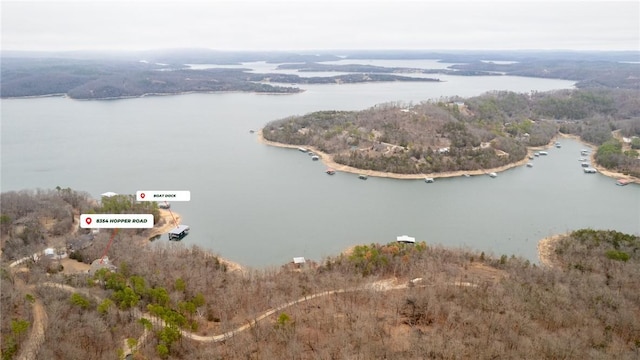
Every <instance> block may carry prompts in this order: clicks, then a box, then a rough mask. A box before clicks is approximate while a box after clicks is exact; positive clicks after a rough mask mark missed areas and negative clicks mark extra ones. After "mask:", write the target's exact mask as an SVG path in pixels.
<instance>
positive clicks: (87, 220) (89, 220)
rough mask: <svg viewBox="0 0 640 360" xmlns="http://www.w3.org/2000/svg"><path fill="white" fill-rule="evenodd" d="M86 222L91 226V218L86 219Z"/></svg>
mask: <svg viewBox="0 0 640 360" xmlns="http://www.w3.org/2000/svg"><path fill="white" fill-rule="evenodd" d="M84 221H85V222H86V223H87V225H91V218H90V217H88V218H86V219H84Z"/></svg>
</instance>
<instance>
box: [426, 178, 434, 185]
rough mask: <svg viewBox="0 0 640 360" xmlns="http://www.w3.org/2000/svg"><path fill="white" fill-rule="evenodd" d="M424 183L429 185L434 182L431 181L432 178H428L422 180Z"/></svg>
mask: <svg viewBox="0 0 640 360" xmlns="http://www.w3.org/2000/svg"><path fill="white" fill-rule="evenodd" d="M424 182H426V183H428V184H429V183H432V182H434V180H433V178H430V177H428V178H424Z"/></svg>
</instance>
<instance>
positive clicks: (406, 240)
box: [396, 235, 416, 244]
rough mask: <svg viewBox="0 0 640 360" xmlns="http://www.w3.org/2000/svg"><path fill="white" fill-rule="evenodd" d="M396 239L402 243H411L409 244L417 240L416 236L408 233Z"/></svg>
mask: <svg viewBox="0 0 640 360" xmlns="http://www.w3.org/2000/svg"><path fill="white" fill-rule="evenodd" d="M396 240H397V241H398V242H401V243H409V244H413V243H415V242H416V238H414V237H411V236H408V235H400V236H398V237H397V238H396Z"/></svg>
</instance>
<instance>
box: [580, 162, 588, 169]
mask: <svg viewBox="0 0 640 360" xmlns="http://www.w3.org/2000/svg"><path fill="white" fill-rule="evenodd" d="M580 166H582V167H583V168H588V167H589V163H588V162H586V161H583V162H582V164H580Z"/></svg>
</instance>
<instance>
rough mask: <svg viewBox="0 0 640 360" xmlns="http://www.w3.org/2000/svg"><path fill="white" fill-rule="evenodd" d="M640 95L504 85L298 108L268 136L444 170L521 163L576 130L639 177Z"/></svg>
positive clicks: (384, 165)
mask: <svg viewBox="0 0 640 360" xmlns="http://www.w3.org/2000/svg"><path fill="white" fill-rule="evenodd" d="M637 95H638V92H637V91H636V90H625V89H576V90H561V91H552V92H533V93H526V94H518V93H513V92H506V91H496V92H490V93H486V94H483V95H480V96H476V97H472V98H466V99H463V98H459V97H452V98H441V99H437V100H428V101H423V102H421V103H420V104H416V105H414V104H402V103H387V104H380V105H376V106H374V107H372V108H370V109H366V110H362V111H319V112H314V113H310V114H306V115H303V116H292V117H287V118H285V119H281V120H276V121H273V122H270V123H269V124H267V125H266V126H265V127H264V128H263V129H262V136H263V137H264V139H266V140H268V141H272V142H275V143H281V144H288V145H296V146H301V147H310V148H313V149H316V150H317V151H319V152H321V153H324V154H328V156H330V157H331V159H332V161H333V162H335V163H338V164H342V165H346V166H349V167H352V168H355V169H361V170H372V171H377V172H383V173H391V174H415V175H418V176H420V175H428V176H434V177H437V176H438V175H439V174H443V173H449V172H460V171H463V172H464V171H478V170H480V171H493V170H491V169H494V168H499V167H503V166H506V165H509V164H514V163H518V162H519V161H522V160H523V159H525V158H526V156H527V155H528V149H529V148H531V147H542V146H547V145H550V142H551V141H552V139H554V138H555V137H556V136H557V135H558V134H569V135H575V136H578V137H580V139H581V140H583V141H585V142H588V143H591V144H594V145H595V146H597V147H598V150H597V152H596V154H595V160H596V162H597V163H598V164H599V165H601V166H603V167H604V168H606V169H609V170H611V171H614V172H617V173H620V174H623V175H628V176H633V177H636V178H640V158H639V153H638V149H640V138H639V136H640V98H638V96H637Z"/></svg>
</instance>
